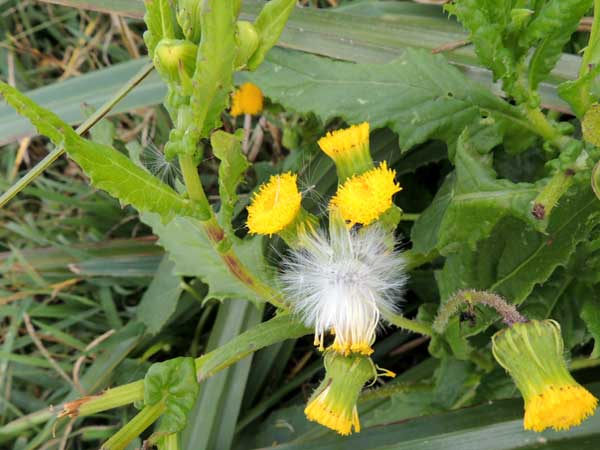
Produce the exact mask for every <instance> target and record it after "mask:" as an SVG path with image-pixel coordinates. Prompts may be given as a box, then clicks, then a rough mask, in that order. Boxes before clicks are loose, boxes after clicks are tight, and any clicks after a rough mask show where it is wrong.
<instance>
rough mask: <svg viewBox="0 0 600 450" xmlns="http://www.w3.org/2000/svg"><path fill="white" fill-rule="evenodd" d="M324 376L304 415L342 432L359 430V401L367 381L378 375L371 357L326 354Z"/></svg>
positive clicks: (346, 433) (344, 433)
mask: <svg viewBox="0 0 600 450" xmlns="http://www.w3.org/2000/svg"><path fill="white" fill-rule="evenodd" d="M324 362H325V369H326V375H325V379H324V380H323V381H322V382H321V385H320V386H319V387H318V388H317V389H316V390H315V392H314V393H313V395H312V397H311V398H310V400H309V401H308V404H307V405H306V408H305V409H304V414H306V418H307V419H308V420H311V421H313V422H317V423H319V424H321V425H323V426H325V427H327V428H329V429H331V430H334V431H337V432H338V433H339V434H341V435H344V436H345V435H348V434H351V433H352V430H353V429H354V431H355V432H357V433H358V432H359V431H360V421H359V419H358V411H357V409H356V402H357V400H358V395H359V394H360V391H361V390H362V388H363V386H364V384H365V383H366V382H367V381H369V380H370V379H372V378H374V377H376V376H377V371H376V369H375V366H374V364H373V362H372V361H371V359H370V358H368V357H365V356H360V355H353V356H342V355H339V354H338V353H335V352H327V353H325V358H324Z"/></svg>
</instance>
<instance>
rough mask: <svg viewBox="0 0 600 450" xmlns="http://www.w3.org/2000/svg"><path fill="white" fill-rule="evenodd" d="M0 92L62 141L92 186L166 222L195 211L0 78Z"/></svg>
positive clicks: (46, 132) (123, 158) (117, 154)
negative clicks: (158, 216) (153, 213)
mask: <svg viewBox="0 0 600 450" xmlns="http://www.w3.org/2000/svg"><path fill="white" fill-rule="evenodd" d="M0 94H2V95H3V96H4V98H5V99H6V101H7V102H8V103H9V104H11V105H12V106H13V107H14V108H15V109H16V110H17V112H18V113H19V114H22V115H23V116H25V117H27V118H28V119H29V120H30V121H31V123H32V124H33V125H34V126H35V127H36V128H37V129H38V131H39V132H40V133H41V134H44V135H46V136H48V138H49V139H50V140H51V141H52V142H53V143H54V145H56V146H60V145H64V147H65V150H66V151H67V153H68V154H69V156H70V157H71V158H72V159H73V160H74V161H75V162H76V163H77V164H79V165H80V166H81V168H82V169H83V170H84V171H85V173H86V174H87V175H88V176H89V177H90V179H91V182H92V184H93V185H94V186H95V187H97V188H99V189H103V190H105V191H106V192H108V193H109V194H111V195H112V196H114V197H116V198H118V199H119V200H120V201H121V203H123V204H131V205H132V206H134V207H135V208H136V209H137V210H138V211H140V212H155V213H157V214H159V215H160V217H161V219H162V220H163V221H166V222H168V221H169V220H171V219H172V218H173V217H175V216H177V215H193V214H194V213H195V208H194V206H193V205H192V204H191V203H190V202H189V201H188V200H185V199H183V198H182V197H181V196H180V195H179V194H177V192H175V191H174V190H173V189H171V188H170V187H169V186H167V185H166V184H164V183H163V182H162V181H160V180H159V179H157V178H155V177H153V176H152V175H150V174H149V173H148V172H146V171H145V170H144V169H142V168H140V167H138V166H136V165H135V164H134V163H133V162H132V161H131V160H130V159H129V158H127V157H126V156H125V155H123V154H122V153H120V152H118V151H117V150H115V149H114V148H112V147H109V146H106V145H101V144H97V143H94V142H90V141H88V140H87V139H84V138H82V137H81V136H79V135H78V134H77V133H75V131H73V129H72V128H71V127H70V126H69V125H67V124H66V123H64V122H63V121H62V120H61V119H60V118H59V117H58V116H56V115H55V114H54V113H52V112H50V111H48V110H46V109H44V108H42V107H40V106H39V105H37V104H36V103H34V102H33V101H31V100H30V99H29V98H27V97H26V96H25V95H23V94H21V93H20V92H19V91H18V90H17V89H15V88H13V87H11V86H9V85H8V84H6V83H3V82H1V81H0Z"/></svg>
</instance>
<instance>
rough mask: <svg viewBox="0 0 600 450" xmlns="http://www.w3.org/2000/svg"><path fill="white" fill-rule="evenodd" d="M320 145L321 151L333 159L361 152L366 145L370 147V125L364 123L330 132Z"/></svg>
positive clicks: (320, 140)
mask: <svg viewBox="0 0 600 450" xmlns="http://www.w3.org/2000/svg"><path fill="white" fill-rule="evenodd" d="M318 143H319V147H321V150H323V151H324V152H325V153H326V154H327V156H329V157H330V158H332V159H336V158H337V157H338V156H341V155H349V154H351V153H353V152H356V151H360V149H361V148H363V147H364V146H365V145H367V146H368V145H369V123H368V122H363V123H361V124H360V125H352V126H351V127H350V128H345V129H343V130H336V131H330V132H329V133H327V135H325V136H324V137H322V138H321V139H319V141H318Z"/></svg>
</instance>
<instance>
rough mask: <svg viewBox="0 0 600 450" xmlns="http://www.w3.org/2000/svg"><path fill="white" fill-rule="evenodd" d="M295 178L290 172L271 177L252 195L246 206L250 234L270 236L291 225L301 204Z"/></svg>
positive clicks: (300, 196) (298, 212)
mask: <svg viewBox="0 0 600 450" xmlns="http://www.w3.org/2000/svg"><path fill="white" fill-rule="evenodd" d="M296 179H297V176H296V174H293V173H291V172H287V173H284V174H281V175H273V176H272V177H271V178H270V179H269V181H268V182H267V183H265V184H263V185H262V186H261V187H260V189H259V190H258V192H257V193H255V194H254V197H253V198H252V202H251V203H250V206H248V221H247V225H248V229H249V230H250V233H252V234H266V235H269V236H270V235H273V234H275V233H279V232H281V231H282V230H283V229H285V228H286V227H287V226H289V225H290V224H291V223H292V222H294V220H295V219H296V218H297V217H298V215H299V214H300V210H301V206H300V202H301V201H302V195H301V194H300V192H299V191H298V185H297V182H296Z"/></svg>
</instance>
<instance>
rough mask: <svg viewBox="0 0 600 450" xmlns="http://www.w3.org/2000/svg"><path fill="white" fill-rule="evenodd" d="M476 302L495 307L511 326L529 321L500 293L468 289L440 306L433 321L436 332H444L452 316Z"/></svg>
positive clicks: (504, 320) (503, 319) (459, 292)
mask: <svg viewBox="0 0 600 450" xmlns="http://www.w3.org/2000/svg"><path fill="white" fill-rule="evenodd" d="M475 304H481V305H486V306H488V307H490V308H492V309H495V310H496V312H497V313H498V314H500V317H502V321H503V322H504V323H505V324H507V325H509V326H510V325H513V324H515V323H517V322H527V319H526V318H525V317H523V316H522V315H521V314H520V313H519V312H518V311H517V308H516V307H515V305H512V304H510V303H508V302H507V301H506V300H504V299H503V298H502V297H500V296H499V295H497V294H494V293H492V292H487V291H476V290H474V289H467V290H462V291H458V292H457V293H456V294H454V295H453V296H452V297H450V298H449V299H448V301H447V302H446V303H444V305H442V306H440V309H439V310H438V314H437V316H436V318H435V320H434V322H433V329H434V330H435V332H436V333H439V334H442V333H443V332H444V331H445V329H446V327H447V326H448V322H449V321H450V319H451V318H452V316H454V315H455V314H456V313H458V312H459V311H460V310H461V308H462V307H463V306H464V305H467V306H468V307H469V308H471V307H473V305H475Z"/></svg>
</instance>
